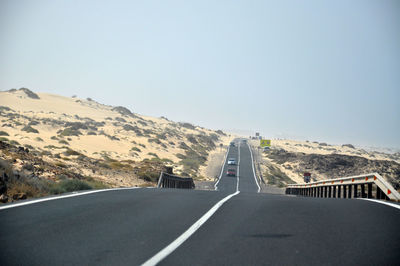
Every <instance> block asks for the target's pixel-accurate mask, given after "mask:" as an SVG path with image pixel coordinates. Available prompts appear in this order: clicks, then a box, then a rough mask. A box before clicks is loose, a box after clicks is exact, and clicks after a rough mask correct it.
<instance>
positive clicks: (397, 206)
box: [357, 198, 400, 210]
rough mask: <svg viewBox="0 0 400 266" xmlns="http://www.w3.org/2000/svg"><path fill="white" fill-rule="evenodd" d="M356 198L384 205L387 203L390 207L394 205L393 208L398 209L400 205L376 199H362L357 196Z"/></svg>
mask: <svg viewBox="0 0 400 266" xmlns="http://www.w3.org/2000/svg"><path fill="white" fill-rule="evenodd" d="M357 199H359V200H368V201H373V202H376V203H380V204H385V205H388V206H390V207H394V208H396V209H399V210H400V205H397V204H394V203H390V202H386V201H381V200H376V199H363V198H357Z"/></svg>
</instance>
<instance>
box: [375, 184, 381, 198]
mask: <svg viewBox="0 0 400 266" xmlns="http://www.w3.org/2000/svg"><path fill="white" fill-rule="evenodd" d="M376 198H377V199H381V198H382V190H381V189H380V188H379V187H378V186H376Z"/></svg>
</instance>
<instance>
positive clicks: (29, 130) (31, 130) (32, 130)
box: [21, 126, 39, 134]
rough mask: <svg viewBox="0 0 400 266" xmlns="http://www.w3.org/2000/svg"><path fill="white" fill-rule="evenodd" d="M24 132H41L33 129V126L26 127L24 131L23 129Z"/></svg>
mask: <svg viewBox="0 0 400 266" xmlns="http://www.w3.org/2000/svg"><path fill="white" fill-rule="evenodd" d="M21 130H22V131H26V132H28V133H36V134H37V133H39V131H37V130H36V129H34V128H33V127H31V126H25V127H23V128H22V129H21Z"/></svg>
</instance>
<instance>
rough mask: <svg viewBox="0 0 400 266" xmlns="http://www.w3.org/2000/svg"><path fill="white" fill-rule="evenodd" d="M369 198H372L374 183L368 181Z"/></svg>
mask: <svg viewBox="0 0 400 266" xmlns="http://www.w3.org/2000/svg"><path fill="white" fill-rule="evenodd" d="M368 198H369V199H372V183H368Z"/></svg>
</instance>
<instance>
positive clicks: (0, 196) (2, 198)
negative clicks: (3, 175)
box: [0, 194, 8, 203]
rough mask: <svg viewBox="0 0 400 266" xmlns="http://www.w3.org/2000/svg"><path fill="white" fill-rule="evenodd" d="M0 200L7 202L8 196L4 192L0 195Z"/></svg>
mask: <svg viewBox="0 0 400 266" xmlns="http://www.w3.org/2000/svg"><path fill="white" fill-rule="evenodd" d="M0 202H2V203H7V202H8V197H7V195H6V194H2V195H0Z"/></svg>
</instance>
